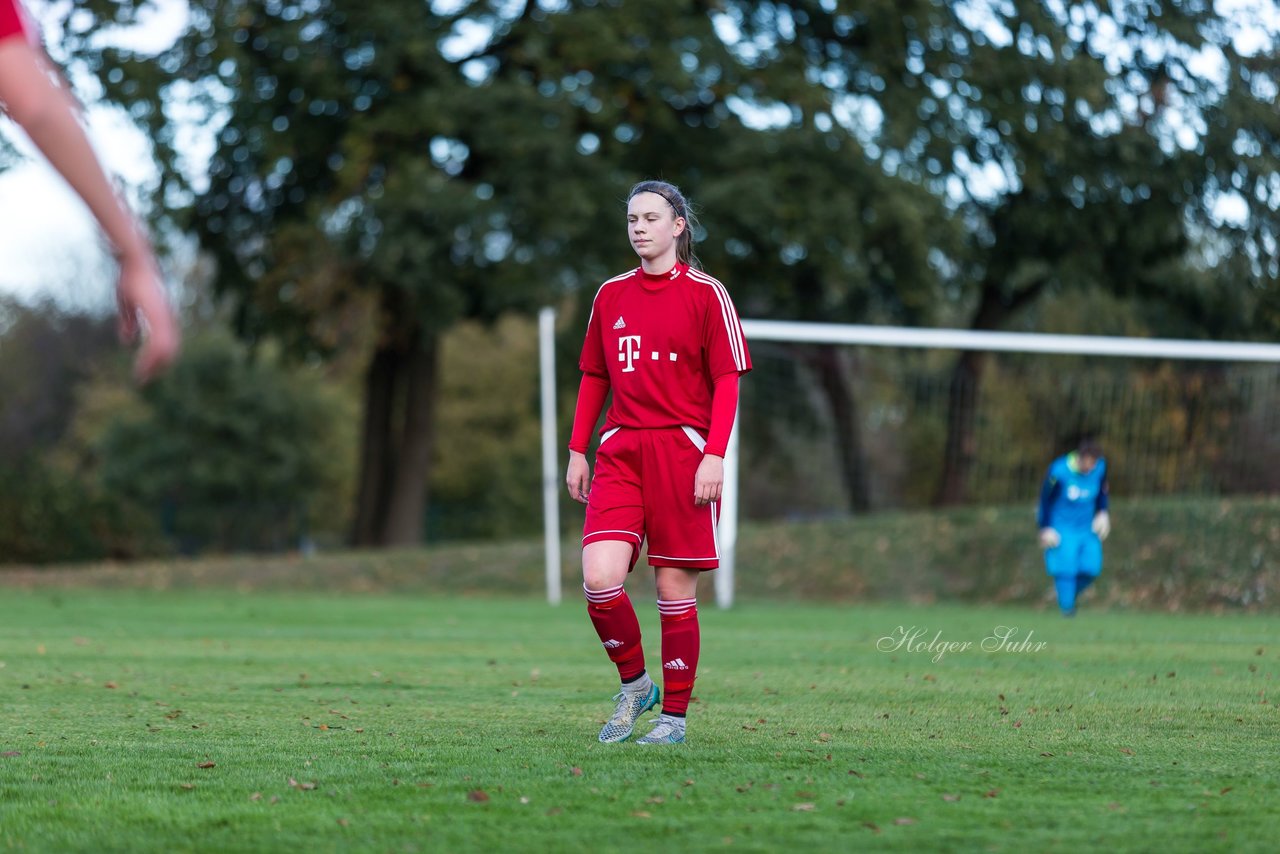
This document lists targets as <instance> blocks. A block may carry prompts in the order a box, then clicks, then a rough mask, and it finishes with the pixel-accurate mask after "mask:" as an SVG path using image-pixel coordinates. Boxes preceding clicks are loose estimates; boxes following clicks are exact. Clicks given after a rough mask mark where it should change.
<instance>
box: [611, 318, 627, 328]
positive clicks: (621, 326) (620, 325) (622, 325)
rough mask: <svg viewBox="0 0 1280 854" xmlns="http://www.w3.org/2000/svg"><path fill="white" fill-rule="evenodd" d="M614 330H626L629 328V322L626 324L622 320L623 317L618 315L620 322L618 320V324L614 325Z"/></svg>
mask: <svg viewBox="0 0 1280 854" xmlns="http://www.w3.org/2000/svg"><path fill="white" fill-rule="evenodd" d="M613 328H614V329H626V328H627V322H626V321H625V320H623V319H622V315H618V320H617V322H616V323H614V324H613Z"/></svg>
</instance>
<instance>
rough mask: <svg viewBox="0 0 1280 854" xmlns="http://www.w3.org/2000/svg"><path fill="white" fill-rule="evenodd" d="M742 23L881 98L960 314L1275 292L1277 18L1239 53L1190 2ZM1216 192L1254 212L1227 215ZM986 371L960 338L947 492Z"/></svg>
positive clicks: (898, 159) (936, 5) (1019, 5)
mask: <svg viewBox="0 0 1280 854" xmlns="http://www.w3.org/2000/svg"><path fill="white" fill-rule="evenodd" d="M741 23H742V26H743V27H744V28H745V29H746V30H747V31H748V32H749V33H750V34H752V35H753V37H754V38H756V39H770V38H772V39H774V40H775V41H778V40H779V34H781V33H790V34H791V35H790V36H789V37H787V38H786V39H785V40H786V41H787V42H789V43H790V44H791V45H793V46H794V48H795V49H797V50H799V51H801V52H802V53H803V54H804V55H805V56H806V57H808V58H809V63H808V65H809V67H810V68H813V69H816V71H815V73H814V77H816V78H818V79H820V80H822V81H823V85H824V86H826V87H827V88H828V89H829V91H830V93H831V97H832V99H833V100H834V103H836V104H837V106H838V105H840V104H841V103H844V104H846V105H850V107H855V108H856V107H858V106H859V105H862V114H864V115H865V114H867V112H868V111H870V113H871V114H872V115H876V114H878V118H879V121H878V122H876V123H875V124H874V125H873V126H871V127H867V128H865V129H863V131H862V138H863V139H865V140H866V142H867V144H868V147H869V148H873V149H874V150H876V151H877V152H878V156H877V160H878V162H879V164H880V165H881V166H882V167H883V168H885V169H886V170H888V171H889V172H890V173H891V174H895V175H898V176H900V177H903V178H904V179H906V180H909V181H912V182H916V183H919V184H920V185H921V186H924V187H927V188H929V189H930V190H931V191H932V192H933V193H934V194H935V195H937V196H938V197H939V198H941V199H944V200H946V202H947V203H948V204H949V205H950V206H952V208H953V209H954V211H955V214H956V216H957V217H958V218H959V219H960V220H961V221H962V222H963V223H964V224H965V229H966V233H967V235H968V239H967V245H966V246H965V247H964V249H963V251H962V252H960V253H958V254H956V255H954V256H952V257H951V258H950V262H951V263H953V264H954V265H955V267H956V272H957V275H956V276H955V282H956V284H958V285H959V286H960V290H961V293H962V294H963V298H962V300H961V301H960V303H959V306H958V307H959V308H960V309H961V310H962V312H963V317H964V318H965V320H964V322H965V323H966V325H968V326H969V327H971V328H974V329H995V328H998V327H1000V326H1002V325H1004V324H1006V323H1007V322H1009V321H1010V320H1011V319H1012V318H1013V317H1015V316H1016V315H1017V314H1018V313H1019V312H1021V311H1022V310H1024V309H1025V308H1026V307H1028V306H1029V305H1031V304H1033V303H1034V302H1035V301H1036V300H1038V299H1039V298H1040V297H1041V296H1043V295H1044V294H1045V293H1047V292H1049V291H1056V290H1064V289H1066V290H1069V289H1076V288H1088V287H1102V288H1104V289H1106V290H1108V291H1110V292H1112V293H1116V294H1119V295H1122V296H1123V295H1134V294H1158V295H1160V297H1161V298H1162V299H1164V300H1166V301H1168V302H1170V303H1173V304H1179V303H1180V304H1182V305H1183V307H1184V308H1185V309H1186V311H1187V314H1188V316H1192V317H1199V318H1213V317H1223V316H1224V315H1226V314H1227V312H1223V311H1221V310H1214V308H1213V305H1214V304H1215V303H1216V304H1219V305H1220V304H1221V302H1222V301H1221V300H1219V299H1218V298H1217V296H1216V295H1215V294H1212V293H1208V292H1206V291H1205V290H1204V289H1203V288H1197V287H1196V286H1195V282H1196V280H1197V279H1198V278H1201V277H1197V276H1196V275H1195V274H1194V271H1195V270H1196V269H1197V268H1200V269H1210V270H1211V271H1212V273H1213V274H1214V275H1213V279H1214V282H1215V287H1216V289H1219V290H1220V289H1223V288H1229V289H1235V290H1236V294H1239V293H1241V292H1244V293H1249V292H1252V294H1253V296H1252V297H1250V298H1246V299H1245V300H1243V302H1244V303H1245V304H1246V306H1247V309H1248V312H1249V315H1250V316H1254V317H1259V318H1261V317H1262V315H1261V313H1260V311H1261V308H1262V307H1265V304H1266V302H1267V301H1268V300H1275V296H1274V294H1275V290H1276V289H1275V287H1274V281H1275V279H1276V277H1277V274H1278V273H1280V242H1278V241H1277V229H1278V228H1280V192H1277V189H1276V187H1275V186H1274V181H1273V176H1274V174H1275V171H1276V169H1277V167H1278V166H1280V114H1278V113H1277V111H1276V110H1275V108H1274V104H1273V103H1272V102H1273V100H1274V97H1275V94H1276V92H1277V88H1278V86H1277V75H1276V69H1277V65H1276V63H1275V61H1274V56H1275V54H1274V44H1275V35H1276V34H1275V33H1274V32H1272V33H1270V38H1271V47H1270V48H1269V49H1268V50H1269V54H1268V55H1265V56H1264V55H1258V56H1255V57H1245V56H1242V55H1240V54H1239V53H1238V52H1237V50H1236V49H1235V47H1234V45H1233V42H1232V32H1233V26H1232V23H1231V22H1228V21H1227V20H1226V19H1225V18H1224V17H1222V16H1221V15H1219V14H1218V13H1217V12H1216V11H1215V9H1214V8H1213V7H1212V6H1211V5H1209V4H1206V3H1202V2H1197V0H1185V2H1177V0H1132V1H1131V2H1121V3H1110V4H1099V3H1095V2H1072V3H1057V2H1047V0H1020V2H1015V3H972V4H952V3H946V2H942V0H907V2H900V3H896V4H893V5H888V4H873V5H869V6H868V5H864V4H859V6H858V7H857V8H855V7H854V6H853V4H846V3H836V4H819V3H809V2H791V3H769V4H761V5H760V6H759V7H757V8H756V9H755V10H754V11H752V12H745V11H744V12H742V13H741ZM1252 24H1253V26H1254V27H1255V28H1256V29H1258V30H1260V31H1263V32H1264V33H1265V28H1266V26H1267V24H1266V22H1265V21H1264V20H1262V19H1261V18H1259V19H1258V20H1255V21H1253V22H1252ZM868 105H873V106H868ZM1224 194H1225V195H1226V196H1229V197H1231V198H1232V200H1233V202H1234V203H1235V204H1236V205H1237V206H1239V207H1241V208H1243V209H1244V213H1243V215H1241V216H1238V217H1236V218H1230V219H1228V218H1224V214H1223V212H1222V209H1221V202H1222V199H1223V198H1224ZM1229 301H1230V302H1231V303H1232V304H1234V305H1237V306H1239V305H1240V303H1241V300H1240V299H1239V297H1238V296H1233V297H1232V298H1231V299H1230V300H1229ZM1241 326H1242V324H1240V323H1234V324H1232V325H1231V326H1230V327H1229V329H1228V328H1217V329H1215V328H1209V327H1207V326H1205V327H1202V329H1203V330H1204V332H1205V333H1207V334H1222V333H1223V332H1226V331H1236V330H1239V329H1240V328H1241ZM1244 326H1246V327H1247V326H1248V324H1244ZM1254 330H1255V332H1256V327H1254ZM982 368H983V357H982V355H981V354H978V353H964V354H962V355H961V356H960V357H959V358H958V359H957V362H956V365H955V368H954V370H953V372H952V378H951V391H950V395H951V400H950V416H949V426H948V438H947V447H946V457H945V462H944V470H943V475H942V477H941V480H940V483H939V486H938V490H937V494H936V497H937V500H938V501H939V502H941V503H952V502H956V501H959V500H961V499H962V498H963V496H964V494H965V487H966V481H967V475H968V470H969V466H970V464H971V460H972V452H973V448H972V442H971V437H972V430H973V417H974V411H973V401H974V400H976V394H977V387H978V383H979V382H980V379H981V375H982Z"/></svg>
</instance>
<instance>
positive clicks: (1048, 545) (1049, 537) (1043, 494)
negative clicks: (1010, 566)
mask: <svg viewBox="0 0 1280 854" xmlns="http://www.w3.org/2000/svg"><path fill="white" fill-rule="evenodd" d="M1061 486H1062V484H1061V483H1060V482H1059V480H1058V479H1057V478H1056V477H1054V476H1053V472H1052V471H1050V472H1049V473H1048V474H1047V475H1045V478H1044V484H1043V485H1042V486H1041V487H1040V506H1039V508H1038V509H1037V510H1036V527H1037V528H1039V530H1040V547H1041V548H1044V549H1052V548H1056V547H1057V546H1058V544H1059V543H1061V542H1062V535H1061V534H1059V533H1058V531H1057V529H1056V528H1054V527H1053V517H1052V515H1051V510H1052V507H1053V500H1054V499H1055V498H1056V497H1057V495H1058V490H1059V489H1060V488H1061Z"/></svg>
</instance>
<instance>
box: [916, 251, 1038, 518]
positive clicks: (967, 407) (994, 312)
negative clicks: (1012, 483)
mask: <svg viewBox="0 0 1280 854" xmlns="http://www.w3.org/2000/svg"><path fill="white" fill-rule="evenodd" d="M1049 281H1050V278H1049V276H1048V275H1047V274H1046V275H1042V276H1039V277H1037V278H1035V279H1033V280H1031V282H1029V283H1028V284H1027V285H1026V287H1024V288H1022V290H1019V291H1014V292H1013V293H1012V294H1007V293H1006V292H1005V289H1004V288H1003V287H1001V286H1000V285H999V284H998V283H997V282H996V281H995V280H994V279H991V278H988V279H986V280H985V281H984V282H983V285H982V296H981V298H980V299H979V301H978V308H977V310H976V311H975V312H974V314H973V321H972V322H971V323H970V324H969V328H970V329H998V328H999V327H1000V325H1001V324H1003V323H1004V322H1005V321H1007V320H1008V319H1009V318H1010V317H1012V316H1013V315H1014V314H1016V313H1017V312H1018V311H1020V310H1021V309H1022V308H1024V307H1025V306H1027V305H1028V304H1030V303H1031V302H1032V301H1034V300H1035V299H1036V298H1037V297H1039V296H1040V294H1041V293H1043V292H1044V289H1045V287H1046V286H1047V285H1048V284H1049ZM985 365H986V354H985V353H979V352H975V351H966V352H964V353H961V354H960V358H958V359H957V360H956V365H955V367H954V368H952V370H951V382H950V385H949V387H948V389H947V443H946V446H945V448H944V450H943V456H942V478H941V479H940V480H939V481H938V491H937V492H936V493H935V494H934V499H933V503H934V504H935V505H939V506H944V505H949V504H960V503H962V502H963V501H964V500H965V497H966V496H967V494H968V491H969V472H970V471H971V470H972V468H973V460H974V457H975V456H976V454H977V451H978V408H977V404H978V396H979V394H978V393H979V391H980V390H981V386H982V370H983V368H984V367H985Z"/></svg>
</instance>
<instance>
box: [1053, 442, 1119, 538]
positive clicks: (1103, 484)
mask: <svg viewBox="0 0 1280 854" xmlns="http://www.w3.org/2000/svg"><path fill="white" fill-rule="evenodd" d="M1074 462H1075V455H1074V454H1067V455H1066V456H1062V457H1058V459H1056V460H1054V461H1053V462H1052V463H1051V464H1050V465H1049V473H1048V474H1047V475H1046V476H1045V479H1044V486H1042V487H1041V488H1040V511H1039V513H1038V514H1037V515H1036V519H1037V523H1038V524H1039V526H1040V527H1041V528H1054V529H1057V530H1058V531H1059V532H1061V531H1063V530H1067V531H1088V530H1090V528H1091V527H1092V525H1093V517H1094V515H1095V514H1096V513H1099V512H1100V511H1103V510H1106V509H1107V461H1106V460H1105V459H1099V460H1098V463H1097V465H1095V466H1094V467H1093V470H1092V471H1090V472H1089V473H1088V474H1083V473H1081V472H1078V471H1076V470H1075V467H1074Z"/></svg>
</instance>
